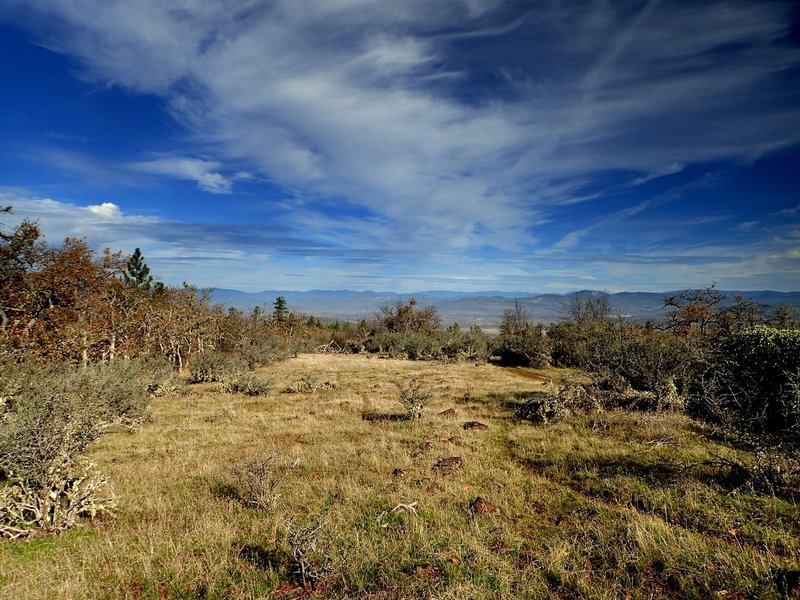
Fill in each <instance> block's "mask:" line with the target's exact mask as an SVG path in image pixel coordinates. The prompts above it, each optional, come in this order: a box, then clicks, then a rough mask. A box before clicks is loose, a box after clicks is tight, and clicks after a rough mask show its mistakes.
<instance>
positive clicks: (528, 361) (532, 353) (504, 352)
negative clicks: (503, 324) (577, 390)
mask: <svg viewBox="0 0 800 600" xmlns="http://www.w3.org/2000/svg"><path fill="white" fill-rule="evenodd" d="M542 333H543V328H542V326H541V325H540V326H537V327H532V328H530V329H529V330H527V331H524V332H522V333H517V334H505V335H504V334H500V335H499V336H498V337H497V338H496V339H495V341H494V344H493V349H494V353H495V354H496V355H497V356H498V357H499V358H500V362H501V363H503V364H506V365H519V366H524V367H545V366H547V365H548V364H549V362H550V344H549V342H548V340H547V338H546V337H544V335H542Z"/></svg>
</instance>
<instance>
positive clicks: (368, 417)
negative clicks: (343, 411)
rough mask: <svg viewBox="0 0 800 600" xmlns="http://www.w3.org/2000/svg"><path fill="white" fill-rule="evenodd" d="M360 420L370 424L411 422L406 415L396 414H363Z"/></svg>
mask: <svg viewBox="0 0 800 600" xmlns="http://www.w3.org/2000/svg"><path fill="white" fill-rule="evenodd" d="M361 418H362V419H364V420H365V421H370V422H373V421H375V422H386V421H389V422H398V421H411V419H409V418H408V416H407V415H401V414H397V413H363V414H362V415H361Z"/></svg>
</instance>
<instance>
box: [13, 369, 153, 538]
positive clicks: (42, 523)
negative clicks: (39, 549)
mask: <svg viewBox="0 0 800 600" xmlns="http://www.w3.org/2000/svg"><path fill="white" fill-rule="evenodd" d="M151 375H154V372H153V370H151V369H149V368H148V366H147V365H142V364H138V363H136V364H125V363H119V364H113V365H102V366H98V367H94V368H90V369H81V370H75V369H73V368H69V367H63V366H61V367H59V366H56V365H51V366H47V367H40V366H36V365H26V366H24V367H20V368H18V369H17V370H15V371H14V372H13V373H12V375H11V376H10V377H7V378H6V379H5V381H4V382H3V388H4V406H3V410H4V412H3V414H2V416H1V417H0V418H1V419H2V423H3V428H2V430H0V480H2V479H5V484H4V485H3V487H2V495H1V497H0V507H1V508H2V509H3V510H2V511H1V512H0V534H4V535H7V536H9V537H22V536H26V535H29V534H31V533H35V532H36V531H37V529H41V530H44V531H51V532H52V531H60V530H63V529H66V528H69V527H72V526H74V525H75V524H76V523H77V522H78V519H80V518H81V517H84V516H89V517H93V516H95V515H96V514H98V513H100V512H103V511H105V510H107V509H110V507H111V504H112V503H111V496H110V495H104V494H106V492H105V491H104V488H105V479H104V478H103V477H102V476H101V475H100V474H99V473H97V472H96V471H95V469H94V468H93V467H92V465H91V464H90V463H87V462H86V461H84V460H83V458H82V456H83V454H84V452H85V451H86V448H87V446H88V445H89V444H90V443H91V442H93V441H94V440H95V439H97V438H98V437H99V436H100V435H101V434H102V433H103V432H104V431H105V430H106V429H107V428H108V427H109V426H111V425H113V424H115V423H122V424H125V425H128V426H131V425H135V424H136V423H138V422H140V421H141V420H142V419H143V418H145V416H146V415H147V380H148V376H151ZM0 484H2V482H1V481H0Z"/></svg>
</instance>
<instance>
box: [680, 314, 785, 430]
mask: <svg viewBox="0 0 800 600" xmlns="http://www.w3.org/2000/svg"><path fill="white" fill-rule="evenodd" d="M692 400H693V402H692V409H693V410H694V411H695V412H696V413H697V414H699V415H700V416H703V417H705V418H707V419H710V420H711V421H714V422H717V423H719V424H721V425H723V426H725V427H727V428H729V429H731V430H733V431H736V432H737V433H740V434H744V435H746V436H751V437H753V438H754V439H760V438H778V439H780V440H781V441H782V442H786V443H791V444H794V445H798V444H800V329H777V328H774V327H769V326H763V325H762V326H757V327H754V328H752V329H750V330H747V331H742V332H738V333H734V334H732V335H730V336H728V337H726V338H725V339H723V340H722V341H721V342H720V344H719V346H718V348H717V352H716V353H715V355H714V357H713V360H712V362H711V364H710V365H709V368H708V370H707V371H706V373H705V374H704V376H703V377H702V378H701V380H700V381H699V384H698V385H697V386H696V388H695V393H694V394H693V399H692Z"/></svg>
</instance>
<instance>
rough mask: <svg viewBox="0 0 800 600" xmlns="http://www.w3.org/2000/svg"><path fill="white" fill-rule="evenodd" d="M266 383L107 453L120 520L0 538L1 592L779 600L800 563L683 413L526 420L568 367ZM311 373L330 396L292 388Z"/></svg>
mask: <svg viewBox="0 0 800 600" xmlns="http://www.w3.org/2000/svg"><path fill="white" fill-rule="evenodd" d="M259 375H260V376H263V377H268V378H270V379H272V381H273V388H272V389H273V391H272V392H271V393H270V395H269V396H267V397H263V398H262V397H254V398H251V397H246V396H240V395H230V394H223V393H220V392H219V391H218V387H217V386H216V385H214V384H207V385H199V386H192V387H191V388H190V393H189V395H187V396H185V397H180V398H162V399H157V400H154V402H153V417H152V420H151V421H150V422H148V423H146V424H145V425H144V426H142V428H141V429H140V430H139V431H138V432H135V433H132V434H129V433H113V434H108V435H106V436H105V437H103V438H101V440H100V441H99V442H98V443H97V444H96V445H95V446H94V447H93V448H92V452H91V458H92V459H93V460H95V461H97V462H98V464H99V465H100V468H101V470H102V471H103V472H105V473H106V474H107V475H108V476H109V479H110V481H111V482H112V484H113V486H114V489H115V491H116V492H117V494H118V495H119V508H118V514H117V517H116V519H114V520H110V521H106V522H101V523H95V524H92V525H91V526H89V527H87V528H85V529H82V530H79V531H75V532H71V533H67V534H64V535H61V536H59V537H55V538H49V539H44V538H40V539H36V540H33V541H30V542H25V543H11V542H3V543H1V544H0V597H2V598H9V599H10V598H15V599H17V598H19V599H25V598H112V597H113V598H173V597H174V598H181V597H182V598H201V597H205V598H268V597H276V598H296V597H302V596H305V595H312V594H315V595H316V596H317V597H354V598H365V597H372V598H415V597H435V598H490V597H497V598H542V597H597V598H623V597H625V596H626V594H631V597H634V598H639V597H642V598H644V597H669V596H672V597H697V598H704V597H710V596H715V595H716V597H723V598H724V597H729V598H735V597H740V596H736V595H733V594H737V593H740V592H741V593H745V592H752V593H755V594H756V595H757V596H759V597H780V594H779V590H778V587H777V586H776V584H775V583H774V582H773V579H774V575H775V570H776V569H779V568H783V569H798V568H800V564H799V562H798V555H800V542H798V534H799V533H800V531H799V529H800V526H799V525H798V515H799V513H798V510H797V506H796V504H793V503H792V502H790V501H787V500H781V499H777V498H772V497H764V496H757V495H754V494H752V493H748V492H747V491H746V490H740V491H738V492H736V493H734V494H730V493H729V492H730V486H729V487H725V485H726V484H725V482H721V480H719V478H717V479H715V472H713V471H712V470H709V469H710V467H709V468H694V466H693V465H695V464H701V463H703V461H705V460H706V459H708V458H709V457H713V456H718V455H725V456H728V455H733V453H735V452H736V451H735V450H733V449H730V448H726V447H724V446H720V445H718V444H717V443H715V442H712V441H709V440H708V439H706V438H705V437H703V436H702V435H701V433H702V432H701V431H699V430H698V429H697V428H696V427H695V426H694V425H693V424H692V423H691V422H689V421H688V420H687V419H685V418H684V417H681V416H679V415H642V414H624V413H605V414H603V415H593V416H592V415H587V416H582V417H576V419H574V420H573V421H570V422H566V423H555V424H551V425H547V426H536V425H532V424H530V423H527V422H520V421H517V420H515V419H514V412H513V411H514V406H515V404H516V403H518V402H519V401H520V399H521V398H524V397H525V396H526V395H530V394H533V393H536V392H540V391H542V390H543V389H544V388H545V387H547V386H551V385H552V384H551V383H549V382H551V381H558V380H559V378H560V377H562V376H563V375H564V374H563V373H561V372H557V371H555V370H541V371H536V372H531V371H528V372H521V371H509V370H504V369H500V368H497V367H494V366H490V365H480V366H476V365H474V364H471V363H465V364H449V365H441V364H433V363H419V362H407V361H396V360H381V359H376V358H371V359H370V358H366V357H363V356H326V355H301V356H299V357H298V358H295V359H292V360H288V361H285V362H282V363H279V364H276V365H273V366H271V367H268V368H265V369H262V370H260V371H259ZM306 375H314V376H315V377H316V379H317V381H318V382H320V383H321V382H324V381H330V382H332V383H334V384H335V388H333V387H332V386H329V387H328V388H327V389H326V388H320V389H318V390H317V391H315V392H313V393H307V394H305V393H286V392H285V391H283V390H286V388H287V387H289V386H291V385H292V384H294V383H296V382H298V381H299V380H300V379H301V378H303V377H304V376H306ZM522 375H524V376H522ZM414 377H415V378H418V379H420V380H422V381H423V382H424V386H425V388H426V389H428V390H430V391H431V392H433V402H432V404H431V405H430V406H429V407H428V409H427V412H426V416H425V417H424V418H423V419H421V420H419V421H413V422H410V421H404V420H401V419H399V418H398V417H399V416H400V415H402V407H401V406H400V404H399V403H398V401H397V393H398V392H397V386H396V385H395V382H397V381H408V380H409V379H411V378H414ZM445 409H454V411H455V416H454V417H453V416H450V417H447V416H442V415H440V414H439V413H440V412H442V411H444V410H445ZM467 421H480V422H483V423H485V424H487V425H489V429H488V430H486V431H466V430H464V428H463V424H464V423H465V422H467ZM253 456H272V457H274V462H275V464H277V465H280V466H282V467H285V473H284V474H283V476H282V480H281V483H280V485H279V489H278V493H277V494H276V497H275V501H274V503H272V505H271V506H266V505H265V506H266V508H264V509H258V508H252V507H248V506H246V505H245V504H244V503H243V502H241V501H240V500H239V499H237V498H236V494H233V493H231V489H230V485H231V475H232V473H233V471H234V470H235V468H236V467H237V466H241V465H243V464H245V462H246V461H247V459H249V458H252V457H253ZM454 456H458V457H461V458H462V459H463V467H462V468H460V469H455V470H453V471H450V472H448V471H447V470H445V469H434V468H433V466H434V464H435V463H436V462H437V461H438V460H439V459H442V458H447V457H454ZM684 467H685V468H684ZM681 469H684V470H681ZM478 496H480V497H482V498H484V499H486V500H487V501H488V502H490V503H492V504H494V505H496V507H497V508H498V511H497V512H494V513H489V514H484V515H478V514H473V512H471V510H470V504H471V503H472V502H473V501H474V500H475V499H476V498H477V497H478ZM317 528H319V529H318V530H317V531H316V533H315V534H314V535H312V536H311V537H310V538H309V539H310V541H311V542H314V543H313V544H307V545H306V546H303V545H302V544H300V543H299V542H297V541H295V546H294V547H292V546H291V544H289V543H288V542H287V533H288V534H295V537H296V536H297V534H299V533H301V532H303V531H307V530H314V529H317ZM289 537H290V538H292V536H291V535H290V536H289ZM301 564H303V565H305V567H306V569H307V572H306V575H307V576H306V578H305V579H306V583H307V584H309V585H307V586H306V589H305V590H304V589H303V588H302V587H301V584H302V583H303V577H302V576H301V575H300V574H299V573H298V572H299V571H300V565H301ZM311 584H313V589H312V585H311ZM741 597H744V596H741Z"/></svg>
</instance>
